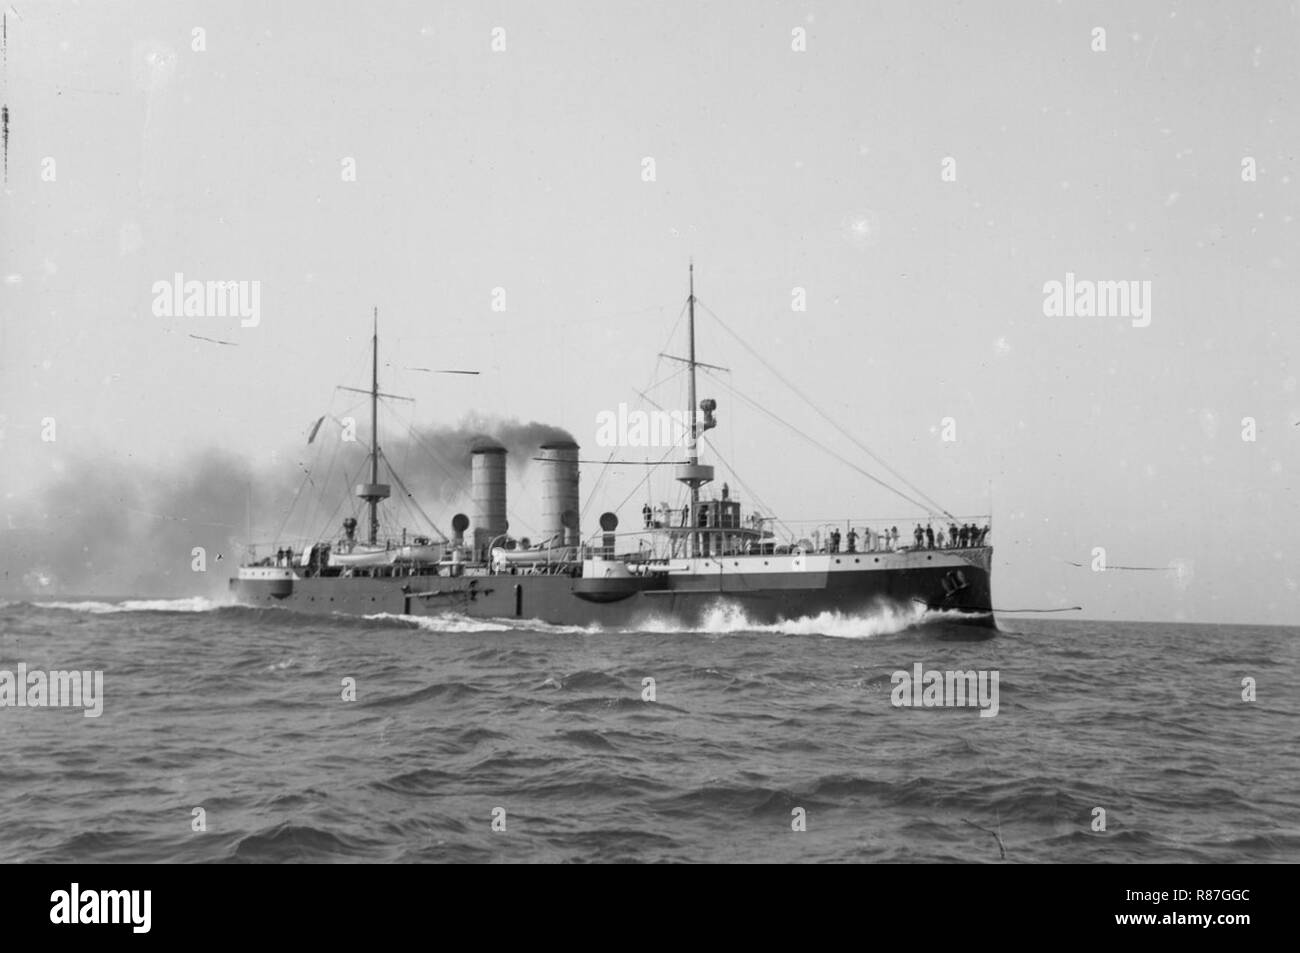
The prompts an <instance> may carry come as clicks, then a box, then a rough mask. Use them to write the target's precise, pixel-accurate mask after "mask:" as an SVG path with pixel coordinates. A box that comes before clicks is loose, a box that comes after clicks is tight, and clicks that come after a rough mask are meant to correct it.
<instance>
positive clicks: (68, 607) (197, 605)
mask: <svg viewBox="0 0 1300 953" xmlns="http://www.w3.org/2000/svg"><path fill="white" fill-rule="evenodd" d="M32 605H34V606H36V607H38V608H40V609H63V610H65V611H67V612H89V613H92V614H94V615H107V614H109V613H114V612H213V611H215V610H217V609H225V608H227V607H229V606H230V605H231V603H229V602H218V601H217V600H215V599H207V598H205V597H203V596H189V597H187V598H184V599H123V600H122V601H121V602H99V601H96V600H92V599H88V600H85V601H82V602H33V603H32Z"/></svg>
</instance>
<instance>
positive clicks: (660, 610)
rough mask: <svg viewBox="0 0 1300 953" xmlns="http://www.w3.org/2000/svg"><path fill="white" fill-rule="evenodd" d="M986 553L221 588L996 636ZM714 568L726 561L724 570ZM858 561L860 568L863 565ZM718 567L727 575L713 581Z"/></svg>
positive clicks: (500, 613) (507, 610)
mask: <svg viewBox="0 0 1300 953" xmlns="http://www.w3.org/2000/svg"><path fill="white" fill-rule="evenodd" d="M989 561H990V551H989V550H988V549H981V550H965V551H963V550H958V551H951V552H947V553H938V552H933V553H928V554H927V553H925V552H924V551H922V552H916V553H890V554H882V555H881V556H874V555H871V554H861V555H859V556H853V555H849V554H843V555H840V556H821V557H812V556H810V557H808V558H807V559H804V560H802V561H795V562H796V565H798V566H799V568H798V569H790V570H789V571H782V567H776V568H775V569H773V568H772V567H771V566H770V563H771V562H772V561H771V560H768V561H766V562H767V563H769V565H767V566H765V568H764V571H753V572H747V571H744V569H743V568H742V567H741V566H740V563H739V562H737V563H736V565H735V566H725V567H723V566H720V567H719V571H717V572H715V573H712V574H705V573H699V572H688V573H682V574H676V575H673V574H665V575H661V576H653V577H621V578H609V579H601V578H588V577H582V576H570V575H528V574H518V575H515V574H510V573H492V574H490V573H483V574H479V575H473V574H464V575H459V576H432V575H408V576H402V575H387V576H352V577H339V576H324V577H320V576H317V577H312V576H308V577H303V578H295V579H294V580H293V583H292V586H291V587H289V591H287V592H286V591H285V586H284V585H283V582H282V581H280V582H279V583H278V585H277V586H276V587H275V588H272V585H271V583H269V582H268V581H265V580H258V579H232V580H231V589H232V590H233V592H234V594H235V596H236V598H237V599H238V601H240V602H241V603H244V604H246V605H252V606H272V605H274V606H281V607H284V608H287V609H293V610H296V611H301V612H310V613H344V614H350V615H374V614H378V613H392V614H400V615H411V616H426V615H439V614H445V613H449V612H450V613H459V614H462V615H466V616H469V617H472V618H483V619H489V618H501V619H522V620H539V621H542V622H546V623H549V624H552V625H565V626H584V627H585V626H592V625H596V626H600V627H603V628H637V627H653V626H655V625H662V624H665V623H667V624H680V625H684V626H687V627H690V626H698V625H701V624H703V623H704V622H705V621H706V619H707V618H708V617H709V616H710V614H712V613H715V612H717V611H718V610H719V609H724V610H731V609H736V610H739V611H741V612H743V614H744V617H745V619H746V620H748V621H749V622H750V623H753V624H755V625H769V624H774V623H779V622H782V621H789V620H793V619H799V618H809V617H815V616H818V615H820V614H821V613H828V612H830V613H840V614H842V615H856V614H864V613H870V612H874V611H877V610H880V609H882V608H894V609H902V610H910V609H913V608H915V607H916V606H917V605H918V604H920V605H923V606H925V607H926V608H928V609H931V610H935V611H936V612H939V613H940V614H938V615H936V616H934V618H935V619H936V620H937V621H942V622H944V623H961V624H966V625H970V626H974V627H977V628H980V629H987V630H992V629H995V628H996V623H995V621H994V617H993V613H992V609H991V605H992V602H991V598H992V597H991V591H990V572H989ZM724 562H725V561H724ZM864 563H865V564H864ZM724 569H726V570H729V571H723V570H724Z"/></svg>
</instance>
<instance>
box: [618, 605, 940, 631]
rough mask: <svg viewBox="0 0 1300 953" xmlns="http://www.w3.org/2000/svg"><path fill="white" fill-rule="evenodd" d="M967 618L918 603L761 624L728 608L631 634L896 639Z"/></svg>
mask: <svg viewBox="0 0 1300 953" xmlns="http://www.w3.org/2000/svg"><path fill="white" fill-rule="evenodd" d="M964 618H966V614H965V613H962V612H957V611H932V610H930V609H927V608H926V607H925V606H922V605H920V604H918V603H909V604H907V605H901V606H900V605H890V604H882V605H881V606H879V607H878V608H876V609H874V610H872V611H870V612H855V613H843V612H833V611H829V612H819V613H817V615H810V616H799V617H798V618H794V619H784V620H782V621H780V622H773V623H761V622H753V621H751V620H750V619H749V616H748V615H747V614H746V613H745V610H744V608H743V607H741V606H738V605H734V604H727V605H720V606H717V607H715V608H713V609H710V610H709V611H708V612H707V613H706V614H705V616H704V619H703V621H702V622H701V623H700V624H699V625H688V624H685V623H682V622H678V621H675V620H672V619H669V618H665V617H650V618H647V619H645V620H643V621H642V623H641V624H640V625H638V626H637V627H636V628H635V629H629V630H628V631H635V632H656V633H668V634H671V633H679V632H682V633H685V632H702V633H705V634H707V635H733V634H740V633H745V634H752V633H766V634H771V635H824V636H829V637H831V638H837V639H869V638H873V637H875V636H879V635H893V634H895V633H897V632H902V631H904V630H906V629H910V628H912V627H913V626H918V625H923V624H929V623H934V622H945V621H957V620H959V619H964Z"/></svg>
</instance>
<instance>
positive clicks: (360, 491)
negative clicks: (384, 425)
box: [342, 308, 406, 546]
mask: <svg viewBox="0 0 1300 953" xmlns="http://www.w3.org/2000/svg"><path fill="white" fill-rule="evenodd" d="M370 348H371V353H370V390H368V391H365V390H360V388H355V387H344V388H342V389H343V390H354V391H359V392H360V393H362V394H369V395H370V482H369V483H358V484H357V488H356V495H357V496H359V497H360V498H361V499H363V500H365V501H366V507H367V509H368V510H369V511H370V529H369V531H368V532H367V533H366V538H367V541H368V542H369V543H370V545H372V546H373V545H375V543H377V542H378V541H379V501H380V500H386V499H388V497H389V494H390V493H391V492H392V487H390V486H389V485H388V484H387V483H380V482H379V396H380V395H379V309H378V308H375V316H374V330H373V331H372V333H371V336H370ZM384 396H385V397H392V396H394V395H392V394H385V395H384ZM399 399H401V400H405V399H406V398H399Z"/></svg>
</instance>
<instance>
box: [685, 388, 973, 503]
mask: <svg viewBox="0 0 1300 953" xmlns="http://www.w3.org/2000/svg"><path fill="white" fill-rule="evenodd" d="M705 373H706V374H709V376H710V377H713V376H714V375H713V374H711V373H710V372H709V371H708V370H705ZM732 393H734V394H735V395H736V396H737V397H739V398H740V399H741V400H743V401H744V402H745V403H747V404H749V405H750V406H751V407H753V408H754V409H755V410H757V411H759V412H760V413H763V414H766V415H767V416H769V417H771V418H772V419H773V420H774V421H776V422H777V423H779V424H780V425H781V426H783V427H786V428H787V429H789V430H790V431H792V432H793V433H795V434H796V435H797V436H799V437H802V438H803V439H804V440H807V441H808V442H809V443H811V444H812V445H813V446H814V447H817V448H818V449H819V450H822V451H823V452H825V453H826V454H828V455H830V456H832V457H834V458H835V459H836V460H839V461H840V462H841V463H843V464H844V465H845V466H846V467H850V468H851V469H853V470H856V471H857V472H858V473H860V474H862V475H863V476H864V477H866V478H867V479H868V480H871V481H872V482H873V483H878V484H879V485H880V486H882V487H884V488H885V489H886V490H889V491H890V492H891V493H895V494H897V495H898V496H900V497H902V498H903V499H905V500H907V502H909V503H911V504H912V505H913V506H917V507H919V508H920V509H922V510H924V511H925V512H927V513H933V512H934V507H933V506H932V505H930V504H926V503H922V502H921V501H920V500H917V499H914V498H912V497H910V496H908V495H907V494H906V493H904V492H903V491H902V490H900V489H899V488H898V487H896V486H891V485H890V484H888V483H886V482H885V481H884V480H882V479H880V477H878V476H876V475H875V474H873V473H870V472H868V471H867V470H864V469H863V468H862V467H860V466H858V465H857V464H856V463H854V462H853V461H852V460H849V459H848V458H847V457H845V456H843V455H841V454H839V453H836V452H835V451H834V450H832V449H831V448H830V447H828V446H826V445H825V444H823V443H822V442H821V441H819V440H818V439H817V438H816V437H813V436H811V435H810V434H808V433H806V432H805V431H803V430H800V429H799V428H798V427H796V426H795V425H794V424H792V423H790V422H789V421H787V420H784V419H783V418H781V417H779V416H777V415H776V414H775V413H773V412H772V411H770V410H768V409H767V408H766V407H764V406H763V405H761V404H759V403H758V402H757V401H755V400H753V399H752V398H751V397H748V396H747V395H746V394H745V393H744V392H743V391H741V390H739V389H736V388H733V389H732ZM935 505H937V504H935ZM942 512H943V513H944V515H946V516H948V518H949V519H955V518H956V517H954V516H952V515H950V514H949V513H948V511H947V510H942Z"/></svg>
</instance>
